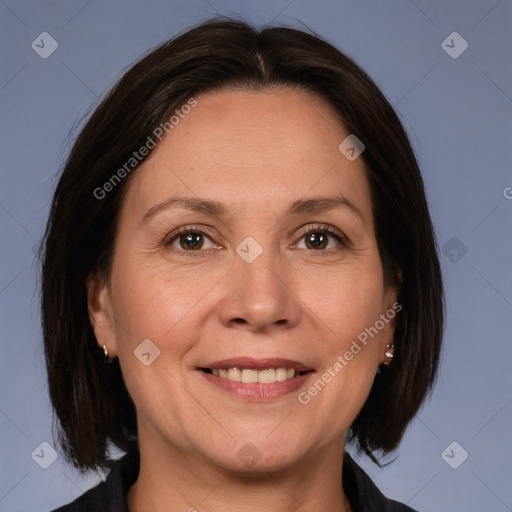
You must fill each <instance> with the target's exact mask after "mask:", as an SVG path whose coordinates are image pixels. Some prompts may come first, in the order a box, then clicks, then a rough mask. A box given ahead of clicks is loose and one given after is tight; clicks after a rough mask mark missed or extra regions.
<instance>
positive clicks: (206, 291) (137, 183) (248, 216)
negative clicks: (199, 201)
mask: <svg viewBox="0 0 512 512" xmlns="http://www.w3.org/2000/svg"><path fill="white" fill-rule="evenodd" d="M196 99H197V102H198V104H197V106H196V107H195V108H194V109H193V110H192V111H191V112H190V113H189V114H188V115H187V116H185V117H184V119H182V120H180V123H179V124H178V125H177V126H175V127H174V129H173V130H172V131H171V132H170V133H169V134H168V135H167V136H166V137H165V138H164V139H163V140H162V142H161V143H160V144H159V145H158V146H157V148H156V149H155V151H154V152H153V154H152V155H151V157H150V158H149V159H147V160H146V161H145V162H144V163H143V165H141V166H140V168H139V169H138V170H137V171H136V173H135V174H134V175H133V176H132V178H131V182H130V184H129V187H128V190H127V194H126V197H125V199H124V202H123V205H122V209H121V214H120V218H119V225H118V234H117V239H116V244H115V251H114V259H113V267H112V272H111V275H110V276H109V277H108V279H107V280H105V279H102V278H101V277H95V278H91V279H90V280H89V282H88V295H89V313H90V319H91V322H92V325H93V327H94V331H95V334H96V337H97V341H98V344H99V345H100V346H103V345H107V348H108V352H109V356H111V357H115V356H117V357H119V360H120V364H121V368H122V372H123V375H124V378H125V381H126V385H127V388H128V390H129V392H130V394H131V396H132V398H133V401H134V403H135V405H136V408H137V422H138V431H139V444H140V452H141V467H140V473H139V477H138V480H137V482H136V483H135V484H134V485H133V486H132V487H131V488H130V490H129V492H128V506H129V510H130V512H139V511H143V510H152V511H155V512H160V511H164V510H165V511H168V510H169V506H170V505H171V504H172V508H173V510H183V511H186V510H191V511H193V510H194V509H197V510H198V511H219V510H222V511H235V510H236V511H237V512H240V511H256V510H258V511H260V510H274V511H277V512H280V511H290V510H325V511H349V510H350V506H349V503H348V500H347V499H346V497H345V495H344V492H343V489H342V486H341V484H340V482H341V472H342V454H343V452H344V448H345V440H346V434H347V430H348V428H349V426H350V424H351V423H352V421H353V420H354V419H355V417H356V415H357V413H358V412H359V410H360V409H361V407H362V406H363V404H364V402H365V400H366V398H367V396H368V394H369V391H370V389H371V386H372V383H373V380H374V377H375V374H376V371H377V368H378V365H380V364H381V363H382V362H383V361H384V360H385V356H384V352H385V346H386V344H387V343H391V342H392V340H393V332H394V328H395V326H394V322H393V321H390V322H388V323H386V325H385V327H384V328H383V329H382V330H381V331H380V332H379V334H378V336H375V337H374V338H373V339H371V340H370V341H369V343H368V344H367V345H366V347H364V348H363V349H362V350H361V352H359V353H358V354H357V355H355V356H354V358H353V359H352V360H351V361H350V362H349V363H348V364H347V365H346V366H345V367H344V369H343V370H342V371H341V372H339V373H338V374H337V376H336V377H335V378H333V379H332V380H331V382H329V383H328V384H327V385H326V386H325V387H324V388H323V389H322V391H321V392H319V393H318V394H317V396H315V397H312V398H311V401H310V402H309V403H308V404H307V405H303V404H301V403H300V402H299V401H298V400H297V392H293V393H289V394H287V395H285V396H282V397H278V398H273V399H271V400H267V401H257V400H252V401H251V400H244V399H241V398H240V397H234V396H232V395H231V394H229V393H227V392H226V391H224V390H220V389H218V388H217V387H216V386H213V385H212V384H211V383H210V382H208V381H207V379H205V378H204V375H201V372H200V371H199V370H197V367H199V366H205V365H206V363H208V362H210V363H211V362H213V361H218V360H222V359H227V358H234V357H242V356H245V357H253V358H256V359H261V358H264V357H281V358H287V359H292V360H295V361H299V362H301V363H303V364H305V365H307V366H308V367H311V368H314V369H315V371H316V374H314V377H311V376H310V377H309V379H308V380H307V383H305V385H304V386H303V387H302V388H301V389H300V390H299V391H304V390H307V388H308V387H309V386H311V385H312V384H313V383H314V381H316V380H317V378H318V377H320V376H321V375H322V374H323V372H325V371H326V370H327V369H328V368H330V367H332V366H333V364H334V362H335V361H336V359H337V358H338V356H340V355H342V354H344V353H345V352H346V351H347V350H348V349H349V348H350V345H351V343H352V341H353V340H354V339H356V338H357V335H358V334H359V333H361V332H362V331H364V329H365V328H367V327H369V326H373V325H374V324H375V322H376V320H378V319H379V315H381V314H383V313H385V312H386V311H387V310H389V309H390V308H391V307H392V305H393V303H395V301H396V290H395V289H394V288H391V287H386V286H385V284H384V276H383V269H382V264H381V261H380V258H379V253H378V249H377V244H376V239H375V232H374V224H373V219H372V209H371V207H372V205H371V199H370V189H369V185H368V182H367V179H366V176H365V171H364V164H363V161H362V159H361V158H358V159H356V160H355V161H352V162H351V161H349V160H348V159H347V158H345V157H344V156H343V155H342V153H341V152H340V151H339V150H338V145H339V144H340V142H341V141H343V140H344V139H345V138H346V137H347V135H348V132H347V131H346V129H345V127H344V126H343V124H342V123H341V122H340V121H339V120H338V118H337V117H336V115H335V113H334V111H333V110H332V108H331V107H330V106H329V105H328V104H327V103H326V102H325V101H324V100H322V99H320V98H318V97H315V96H312V95H310V94H307V93H304V92H299V91H296V90H290V89H279V90H267V91H260V92H248V91H222V92H212V93H208V94H204V95H200V96H197V97H196ZM171 196H180V197H184V196H186V197H194V198H203V199H210V200H215V201H218V202H221V203H223V204H224V205H225V207H226V209H227V210H228V212H227V213H226V214H222V215H213V214H211V213H207V212H206V213H198V212H193V211H188V210H185V209H183V208H181V207H171V208H168V209H161V210H160V211H159V212H158V213H156V214H155V215H153V216H151V217H150V218H148V219H147V220H146V221H141V219H142V218H143V217H144V216H145V214H146V213H147V212H148V211H149V210H151V209H152V208H153V207H154V206H155V205H157V204H159V203H162V202H165V201H166V200H167V199H168V198H170V197H171ZM316 196H329V197H331V196H344V197H345V198H346V199H347V200H349V201H350V202H351V203H352V204H353V206H354V207H355V208H356V209H357V210H358V212H359V214H357V213H354V211H352V210H351V209H349V208H348V207H343V206H341V207H340V206H339V207H336V208H334V209H331V210H328V211H325V212H322V213H312V212H304V213H300V214H290V213H287V211H288V209H289V207H290V205H291V204H292V203H293V202H294V201H297V200H299V199H305V198H310V197H316ZM105 200H108V198H107V199H105ZM153 212H155V210H153ZM317 223H321V224H324V225H328V226H331V227H333V228H334V229H336V230H338V232H339V233H340V235H343V236H345V237H348V240H349V242H348V243H346V244H343V243H340V242H339V241H338V240H337V239H336V238H334V237H332V236H330V237H329V238H328V240H329V242H328V244H327V246H322V247H321V248H320V249H318V248H314V246H313V245H312V244H311V243H308V242H310V241H311V235H307V234H304V233H302V232H300V231H299V228H302V227H313V229H312V231H313V232H317V233H318V232H322V233H324V236H325V235H326V234H325V231H322V229H316V228H315V224H317ZM182 226H185V227H186V226H195V228H199V229H201V230H205V229H206V230H208V234H207V235H206V236H205V237H204V238H203V239H202V241H203V245H202V248H200V249H195V251H194V248H193V247H191V246H190V244H189V245H187V244H186V241H185V242H183V240H181V242H180V238H179V236H178V238H175V239H174V241H172V242H171V243H167V242H168V240H166V235H168V234H169V233H172V232H173V231H174V230H175V229H177V228H179V227H182ZM248 236H251V237H253V238H254V239H255V240H256V241H257V242H258V243H259V245H260V246H261V247H262V248H263V252H262V254H261V255H260V256H259V257H258V258H257V259H256V260H255V261H254V262H252V263H247V262H246V261H245V260H244V259H242V258H241V257H240V256H239V255H238V253H237V252H236V248H237V246H238V245H239V244H240V243H241V242H242V241H243V240H244V239H245V238H246V237H248ZM199 238H200V237H199ZM187 250H188V251H191V252H192V251H193V254H187V253H186V252H185V251H187ZM194 256H196V257H194ZM144 339H150V340H151V341H152V342H153V343H154V344H155V345H156V346H157V347H158V348H159V350H160V351H161V352H160V356H159V357H158V358H157V359H156V360H155V361H154V362H153V363H152V364H150V365H149V366H145V365H144V364H142V363H141V361H140V360H139V359H138V358H137V357H135V356H134V350H135V349H136V348H137V346H138V345H139V344H140V343H141V341H142V340H144ZM247 443H252V445H253V446H254V447H255V448H251V449H252V450H253V451H254V452H255V453H257V454H258V457H259V459H258V461H257V463H256V464H254V465H250V464H248V463H247V461H245V460H243V459H242V458H241V457H239V456H237V452H238V450H240V449H241V448H242V447H243V446H244V445H246V444H247ZM301 507H303V508H301Z"/></svg>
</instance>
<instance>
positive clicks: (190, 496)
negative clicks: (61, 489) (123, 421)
mask: <svg viewBox="0 0 512 512" xmlns="http://www.w3.org/2000/svg"><path fill="white" fill-rule="evenodd" d="M141 433H142V432H139V446H140V470H139V476H138V479H137V481H136V482H135V484H134V485H133V486H132V487H131V488H130V489H129V491H128V495H127V505H128V510H129V512H143V511H147V510H151V511H152V512H163V511H168V510H169V508H170V507H171V508H172V509H173V510H183V511H188V512H213V511H215V512H217V511H219V510H222V511H224V512H235V511H236V512H254V511H261V510H272V511H275V512H284V511H286V512H290V511H295V510H297V511H299V510H301V511H303V510H323V511H328V512H351V508H350V505H349V502H348V500H347V498H346V496H345V494H344V492H343V487H342V484H341V482H342V457H343V451H344V441H343V442H342V443H337V444H336V446H325V447H322V449H320V450H319V451H318V452H317V453H315V454H312V455H309V456H306V457H304V458H303V459H302V460H299V461H297V462H296V463H294V465H293V466H292V467H286V468H282V469H279V470H277V471H272V472H269V471H260V472H258V473H256V472H253V473H248V472H245V473H241V472H234V471H229V470H227V469H225V468H222V467H218V466H216V465H214V464H213V463H211V462H210V461H205V460H204V459H202V458H200V457H199V456H197V455H195V454H193V453H191V452H190V451H187V452H184V451H182V450H180V449H179V448H178V447H175V446H169V445H168V444H165V445H164V444H163V442H162V443H160V444H159V443H154V442H153V441H154V440H152V442H145V438H144V436H141V435H140V434H141Z"/></svg>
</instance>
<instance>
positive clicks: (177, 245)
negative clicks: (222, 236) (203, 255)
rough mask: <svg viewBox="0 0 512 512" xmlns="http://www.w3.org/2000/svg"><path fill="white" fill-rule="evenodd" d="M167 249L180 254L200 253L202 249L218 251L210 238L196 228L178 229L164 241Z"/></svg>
mask: <svg viewBox="0 0 512 512" xmlns="http://www.w3.org/2000/svg"><path fill="white" fill-rule="evenodd" d="M164 245H165V246H166V247H171V248H172V249H173V250H175V251H178V252H185V253H186V252H189V253H190V252H200V251H201V250H202V249H217V248H219V247H220V246H218V245H217V244H215V243H214V242H213V241H212V239H211V238H210V236H208V235H207V234H206V233H204V232H203V231H202V230H200V229H197V228H194V227H185V228H180V229H177V230H176V231H174V232H172V233H170V234H169V235H168V236H167V237H166V240H165V241H164Z"/></svg>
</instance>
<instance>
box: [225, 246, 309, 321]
mask: <svg viewBox="0 0 512 512" xmlns="http://www.w3.org/2000/svg"><path fill="white" fill-rule="evenodd" d="M229 275H230V278H229V279H230V281H229V283H230V284H229V290H228V292H227V294H226V296H225V297H224V301H223V304H222V307H221V315H222V322H223V323H224V324H225V325H230V326H235V325H236V326H237V327H241V326H244V328H246V329H250V330H254V331H268V330H273V329H276V328H278V326H283V325H285V324H286V325H287V326H288V327H290V326H294V325H296V324H297V322H298V320H299V317H300V308H299V303H298V301H297V298H296V295H295V294H294V293H292V290H291V288H290V283H289V282H287V281H289V279H287V278H288V277H289V275H288V272H287V266H286V264H285V262H283V261H282V259H281V257H280V255H279V253H278V251H274V250H272V249H271V248H270V247H262V246H261V245H260V244H258V243H257V242H256V241H255V240H254V239H250V237H248V239H245V240H244V241H243V242H242V243H240V245H239V246H238V247H237V252H236V254H235V258H234V261H233V268H232V272H230V273H229Z"/></svg>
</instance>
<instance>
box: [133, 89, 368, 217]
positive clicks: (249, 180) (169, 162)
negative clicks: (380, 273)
mask: <svg viewBox="0 0 512 512" xmlns="http://www.w3.org/2000/svg"><path fill="white" fill-rule="evenodd" d="M195 99H196V100H197V105H196V106H195V107H194V108H193V109H191V110H190V112H189V113H187V114H183V113H182V116H181V117H180V118H179V122H178V123H177V124H174V126H173V128H172V130H171V131H170V132H169V133H168V134H167V135H165V137H164V138H163V139H162V141H161V142H160V143H159V144H158V145H157V147H156V148H155V150H154V151H153V153H152V155H151V156H150V157H149V158H148V159H147V160H146V161H145V162H144V163H143V164H142V165H141V166H140V167H139V169H138V170H137V171H136V175H135V176H134V177H133V178H134V179H133V180H132V183H131V186H130V187H129V191H128V194H127V198H126V201H127V202H130V201H131V202H132V203H133V204H132V206H134V208H135V209H137V207H140V208H146V209H147V208H150V207H151V206H152V205H153V204H156V203H158V202H162V201H165V200H166V198H167V197H168V196H169V195H173V196H175V195H177V194H181V195H185V196H197V197H204V198H210V199H213V200H218V201H222V202H225V203H229V204H232V205H234V206H235V209H236V207H238V208H240V209H245V210H247V209H248V208H250V207H251V204H252V203H254V204H255V205H257V206H258V207H260V208H261V206H262V205H268V206H271V205H272V207H274V206H275V205H277V204H279V203H282V204H283V207H284V206H285V204H288V203H290V202H292V201H294V200H297V199H298V198H300V197H307V196H308V195H310V196H315V195H326V194H331V195H332V194H336V193H339V194H342V195H345V196H347V195H351V196H357V197H358V198H359V199H358V201H359V202H360V205H359V206H360V208H361V209H362V210H364V209H365V208H366V210H367V211H366V213H367V214H369V213H370V211H371V204H370V202H369V201H370V199H369V198H370V194H369V190H368V183H367V180H366V173H365V169H364V164H363V161H362V159H361V158H358V159H356V160H354V161H349V160H348V159H347V158H345V156H343V155H342V153H341V152H340V151H339V149H338V146H339V144H340V143H341V142H342V141H343V140H344V139H345V138H346V137H347V136H348V135H349V134H348V132H347V131H346V129H345V127H344V126H343V124H342V122H341V121H340V120H339V118H338V117H337V115H336V112H335V111H334V110H333V108H332V107H331V106H330V105H329V104H327V102H325V101H324V100H323V99H321V98H319V97H317V96H313V95H311V94H308V93H305V92H303V91H297V90H291V89H274V90H266V91H258V92H255V91H241V90H234V91H221V92H211V93H207V94H203V95H199V96H197V97H196V98H195ZM139 213H140V212H139ZM143 213H144V212H142V214H143ZM363 213H365V212H363Z"/></svg>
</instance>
